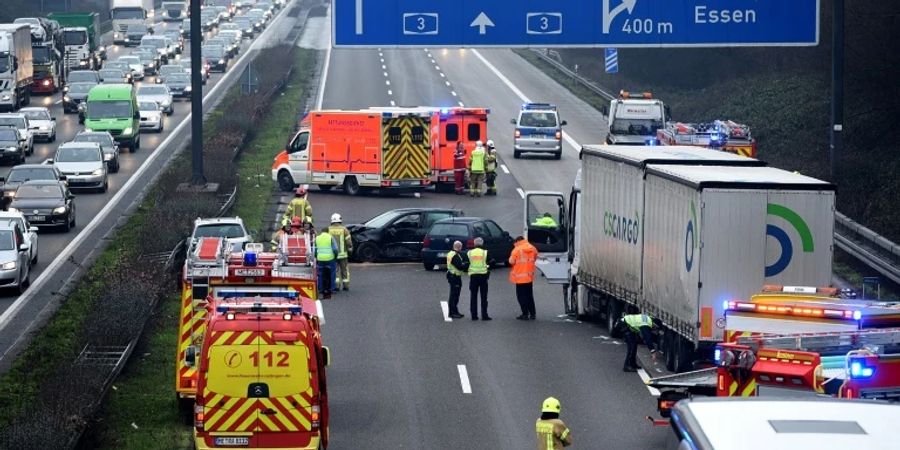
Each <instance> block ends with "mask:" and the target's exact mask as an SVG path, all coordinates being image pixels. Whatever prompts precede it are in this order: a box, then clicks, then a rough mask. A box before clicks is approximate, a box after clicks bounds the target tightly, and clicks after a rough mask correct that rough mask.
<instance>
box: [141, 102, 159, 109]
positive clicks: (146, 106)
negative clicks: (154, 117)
mask: <svg viewBox="0 0 900 450" xmlns="http://www.w3.org/2000/svg"><path fill="white" fill-rule="evenodd" d="M138 109H139V110H141V111H159V105H157V104H156V102H138Z"/></svg>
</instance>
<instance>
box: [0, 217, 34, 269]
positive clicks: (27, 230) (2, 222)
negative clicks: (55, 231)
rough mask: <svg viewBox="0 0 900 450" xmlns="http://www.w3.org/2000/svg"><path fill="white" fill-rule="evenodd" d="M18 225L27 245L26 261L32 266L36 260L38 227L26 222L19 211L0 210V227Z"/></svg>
mask: <svg viewBox="0 0 900 450" xmlns="http://www.w3.org/2000/svg"><path fill="white" fill-rule="evenodd" d="M10 224H13V225H18V226H19V227H20V228H21V229H22V231H23V234H24V236H25V244H27V245H28V261H29V262H30V263H31V265H32V266H33V265H34V264H35V263H37V262H38V234H37V232H38V229H37V227H36V226H33V225H31V224H30V223H28V219H27V218H25V215H24V214H22V213H21V212H19V211H0V228H2V227H4V226H6V225H10Z"/></svg>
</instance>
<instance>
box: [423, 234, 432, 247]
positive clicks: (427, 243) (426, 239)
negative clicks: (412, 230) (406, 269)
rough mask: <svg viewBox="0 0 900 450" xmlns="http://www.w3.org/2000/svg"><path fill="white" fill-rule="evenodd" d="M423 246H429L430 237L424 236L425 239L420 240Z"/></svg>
mask: <svg viewBox="0 0 900 450" xmlns="http://www.w3.org/2000/svg"><path fill="white" fill-rule="evenodd" d="M422 246H423V247H431V238H430V237H428V236H426V237H425V240H423V241H422Z"/></svg>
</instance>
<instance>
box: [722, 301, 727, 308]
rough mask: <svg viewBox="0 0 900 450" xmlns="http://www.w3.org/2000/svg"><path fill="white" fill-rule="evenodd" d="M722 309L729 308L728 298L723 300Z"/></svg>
mask: <svg viewBox="0 0 900 450" xmlns="http://www.w3.org/2000/svg"><path fill="white" fill-rule="evenodd" d="M722 309H724V310H728V300H723V301H722Z"/></svg>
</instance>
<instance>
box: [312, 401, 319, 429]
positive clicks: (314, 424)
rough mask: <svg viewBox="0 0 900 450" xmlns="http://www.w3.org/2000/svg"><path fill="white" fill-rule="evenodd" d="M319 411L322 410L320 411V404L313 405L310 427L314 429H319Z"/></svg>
mask: <svg viewBox="0 0 900 450" xmlns="http://www.w3.org/2000/svg"><path fill="white" fill-rule="evenodd" d="M319 412H320V411H319V405H313V406H312V414H310V419H311V420H310V422H309V425H310V428H311V429H312V430H318V429H319Z"/></svg>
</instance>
